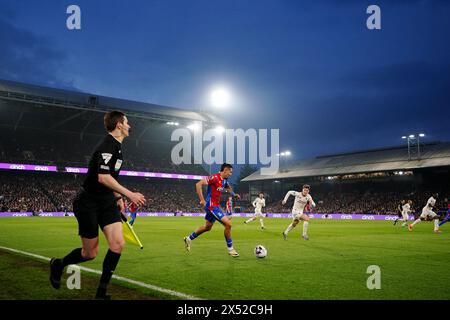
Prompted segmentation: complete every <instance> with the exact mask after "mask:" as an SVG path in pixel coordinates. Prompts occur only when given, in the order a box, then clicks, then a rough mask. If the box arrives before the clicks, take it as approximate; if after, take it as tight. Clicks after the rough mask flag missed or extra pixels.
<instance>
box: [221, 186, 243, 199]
mask: <svg viewBox="0 0 450 320" xmlns="http://www.w3.org/2000/svg"><path fill="white" fill-rule="evenodd" d="M225 190H226V191H227V193H229V194H231V196H232V197H233V198H234V197H236V198H237V199H240V198H241V196H240V195H239V194H237V193H234V191H233V188H232V187H231V185H230V184H229V183H228V182H227V185H226V186H225Z"/></svg>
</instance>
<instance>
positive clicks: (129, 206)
mask: <svg viewBox="0 0 450 320" xmlns="http://www.w3.org/2000/svg"><path fill="white" fill-rule="evenodd" d="M126 208H127V211H128V212H129V213H130V217H131V219H130V221H128V223H129V224H130V226H133V224H134V222H135V221H136V217H137V209H138V206H137V205H136V204H135V203H133V202H130V203H127V204H126Z"/></svg>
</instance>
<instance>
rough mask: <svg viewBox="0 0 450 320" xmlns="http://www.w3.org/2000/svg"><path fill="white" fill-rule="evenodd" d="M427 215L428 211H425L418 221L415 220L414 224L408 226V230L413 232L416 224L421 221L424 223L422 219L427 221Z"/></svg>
mask: <svg viewBox="0 0 450 320" xmlns="http://www.w3.org/2000/svg"><path fill="white" fill-rule="evenodd" d="M427 214H428V213H427V211H426V210H425V209H423V210H422V213H421V214H420V216H419V217H418V218H417V219H416V220H414V222H413V223H412V224H410V225H408V230H409V231H412V228H414V226H415V225H416V224H418V223H419V222H420V221H422V219H426V217H427Z"/></svg>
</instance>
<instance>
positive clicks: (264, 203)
mask: <svg viewBox="0 0 450 320" xmlns="http://www.w3.org/2000/svg"><path fill="white" fill-rule="evenodd" d="M261 201H262V206H263V207H265V206H266V199H264V198H263V199H262V200H261Z"/></svg>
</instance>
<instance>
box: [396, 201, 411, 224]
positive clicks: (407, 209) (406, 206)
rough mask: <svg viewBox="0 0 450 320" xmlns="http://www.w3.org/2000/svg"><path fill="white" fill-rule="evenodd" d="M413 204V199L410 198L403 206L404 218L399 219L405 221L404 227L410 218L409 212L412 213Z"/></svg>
mask: <svg viewBox="0 0 450 320" xmlns="http://www.w3.org/2000/svg"><path fill="white" fill-rule="evenodd" d="M411 205H412V201H411V200H408V201H407V202H406V203H405V204H404V205H403V206H402V219H398V220H400V221H403V223H402V227H405V226H406V224H407V222H408V220H409V214H410V213H411Z"/></svg>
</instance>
